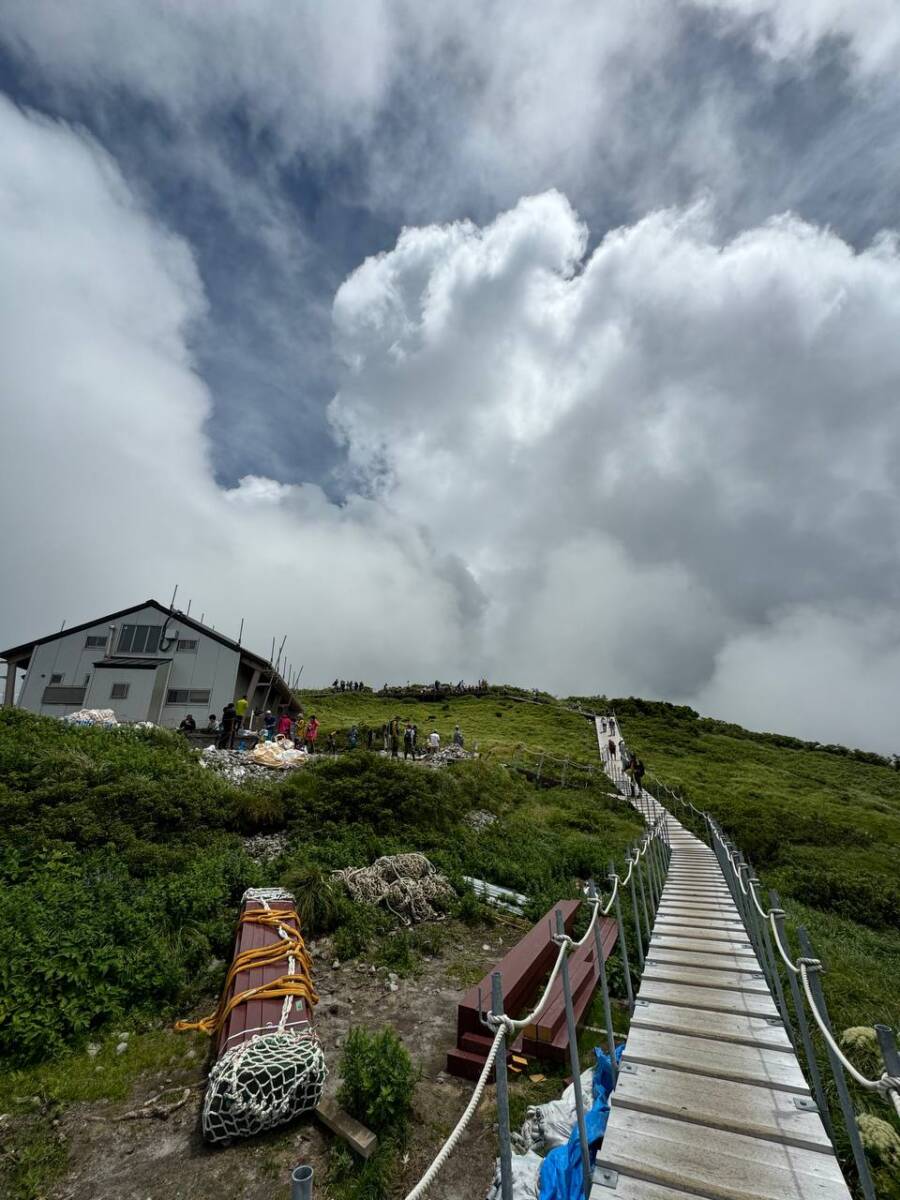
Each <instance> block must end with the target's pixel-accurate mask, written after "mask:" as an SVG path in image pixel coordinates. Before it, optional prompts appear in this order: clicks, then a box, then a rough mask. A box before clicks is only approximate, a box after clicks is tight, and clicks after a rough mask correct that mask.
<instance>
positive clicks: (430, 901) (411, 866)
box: [331, 853, 455, 925]
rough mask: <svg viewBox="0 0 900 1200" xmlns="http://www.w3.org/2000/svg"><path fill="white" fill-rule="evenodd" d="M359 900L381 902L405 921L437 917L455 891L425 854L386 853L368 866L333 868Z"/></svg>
mask: <svg viewBox="0 0 900 1200" xmlns="http://www.w3.org/2000/svg"><path fill="white" fill-rule="evenodd" d="M331 878H332V879H336V880H340V882H341V883H343V885H344V887H345V888H346V889H347V891H348V893H349V894H350V897H351V899H353V900H355V901H356V902H357V903H358V904H383V905H384V906H385V908H387V909H389V910H390V911H391V912H392V913H393V914H394V916H395V917H397V918H398V920H400V921H401V922H402V923H403V924H404V925H413V924H417V923H418V922H420V921H440V920H442V919H443V917H444V913H443V911H442V907H443V902H444V901H446V900H450V899H452V898H453V896H454V895H455V892H454V891H453V887H452V885H451V884H450V881H449V880H448V879H447V878H446V877H445V876H444V875H442V874H441V873H440V872H439V871H438V870H437V868H436V867H435V866H434V865H433V864H432V863H431V862H429V860H428V859H427V858H426V857H425V855H424V854H415V853H413V854H387V855H385V856H384V857H383V858H377V859H376V860H375V862H374V863H372V865H371V866H370V867H346V868H345V869H344V870H343V871H333V872H332V875H331Z"/></svg>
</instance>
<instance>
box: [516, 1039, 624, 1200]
mask: <svg viewBox="0 0 900 1200" xmlns="http://www.w3.org/2000/svg"><path fill="white" fill-rule="evenodd" d="M624 1049H625V1047H624V1045H622V1046H617V1047H616V1061H617V1062H620V1061H621V1059H622V1051H623V1050H624ZM594 1055H595V1056H596V1059H597V1065H596V1067H595V1068H594V1071H593V1072H592V1081H591V1083H592V1095H593V1097H594V1102H593V1104H592V1105H591V1107H590V1108H589V1109H588V1110H587V1111H586V1112H585V1114H584V1124H585V1129H586V1132H587V1137H588V1145H589V1148H590V1153H591V1166H592V1167H593V1165H594V1159H595V1158H596V1156H597V1150H598V1148H599V1146H600V1143H601V1141H602V1140H603V1135H604V1133H606V1123H607V1121H608V1120H609V1095H610V1092H611V1091H612V1090H613V1073H612V1064H611V1063H610V1060H609V1055H608V1054H604V1053H603V1051H602V1050H600V1049H597V1048H596V1047H595V1048H594ZM567 1090H568V1089H567ZM582 1094H585V1093H584V1092H583V1093H582ZM573 1107H574V1104H573ZM573 1121H574V1127H573V1128H572V1130H571V1133H570V1135H569V1139H568V1141H567V1142H566V1144H565V1145H564V1146H558V1147H557V1148H556V1149H555V1150H551V1151H550V1153H549V1154H548V1155H547V1157H546V1158H545V1159H544V1162H543V1165H542V1167H541V1175H540V1191H539V1193H538V1198H539V1200H585V1196H584V1182H583V1176H582V1170H581V1143H580V1140H579V1137H578V1122H577V1120H574V1118H573ZM516 1200H518V1197H517V1198H516Z"/></svg>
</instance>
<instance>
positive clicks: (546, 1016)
mask: <svg viewBox="0 0 900 1200" xmlns="http://www.w3.org/2000/svg"><path fill="white" fill-rule="evenodd" d="M617 937H618V926H617V924H616V922H615V921H614V920H613V919H612V918H611V917H601V918H600V943H601V946H602V950H603V961H604V962H605V961H606V960H607V959H608V958H609V956H610V954H611V953H612V949H613V946H615V944H616V938H617ZM599 981H600V969H599V966H598V964H597V957H596V946H595V942H594V938H589V939H588V941H587V942H586V943H585V944H584V945H583V946H581V947H579V948H578V949H577V950H573V951H572V953H571V954H570V955H569V982H570V984H571V988H572V1008H573V1009H574V1011H575V1021H576V1024H577V1023H578V1022H579V1021H580V1020H581V1018H582V1017H583V1016H584V1014H585V1012H586V1011H587V1009H588V1007H589V1005H590V1003H591V1000H592V998H593V995H594V992H595V990H596V987H597V984H598V983H599ZM568 1048H569V1031H568V1027H567V1025H566V1005H565V998H564V996H563V986H562V977H561V976H559V977H557V979H556V982H555V983H554V985H553V987H552V988H551V990H550V995H549V997H548V998H547V1005H546V1007H545V1008H544V1011H543V1012H542V1013H541V1014H540V1016H539V1017H538V1019H537V1021H536V1022H535V1023H534V1024H533V1025H529V1026H528V1028H527V1029H525V1030H524V1032H523V1035H522V1050H523V1052H524V1053H525V1054H529V1055H534V1057H535V1058H542V1059H545V1060H548V1061H552V1062H565V1060H566V1055H567V1053H568Z"/></svg>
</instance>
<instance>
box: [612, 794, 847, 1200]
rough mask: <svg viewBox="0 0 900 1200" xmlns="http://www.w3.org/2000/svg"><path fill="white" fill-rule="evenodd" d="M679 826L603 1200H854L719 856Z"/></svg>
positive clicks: (615, 1111) (619, 1092)
mask: <svg viewBox="0 0 900 1200" xmlns="http://www.w3.org/2000/svg"><path fill="white" fill-rule="evenodd" d="M650 803H651V804H655V801H653V800H652V798H651V800H650ZM642 807H643V808H644V810H645V811H646V808H647V799H646V797H645V798H642ZM667 820H668V827H669V834H670V839H671V843H672V861H671V863H670V866H669V872H668V877H667V879H666V883H665V887H664V889H663V894H662V897H661V900H660V905H659V911H658V913H657V915H656V921H655V924H654V927H653V935H652V937H651V940H650V949H649V952H648V954H647V960H646V968H645V971H644V977H643V980H642V982H641V987H640V990H639V991H638V994H637V997H636V1002H635V1011H634V1016H633V1018H632V1021H631V1030H630V1032H629V1034H628V1040H627V1042H626V1045H625V1052H624V1054H623V1057H622V1070H621V1072H620V1074H619V1081H618V1084H617V1085H616V1089H615V1091H614V1092H613V1096H612V1105H611V1111H610V1116H609V1124H608V1126H607V1130H606V1136H605V1137H604V1139H603V1144H602V1146H601V1148H600V1151H599V1153H598V1156H597V1163H596V1167H595V1170H594V1182H593V1187H592V1188H591V1200H697V1197H703V1198H704V1200H850V1192H849V1189H848V1188H847V1184H846V1182H845V1180H844V1177H843V1175H842V1173H841V1170H840V1167H839V1166H838V1162H837V1159H836V1158H835V1156H834V1151H833V1149H832V1146H831V1143H830V1141H829V1139H828V1135H827V1134H826V1132H825V1129H824V1127H823V1125H822V1121H821V1119H820V1117H819V1114H818V1111H817V1110H816V1107H815V1104H814V1102H813V1101H812V1098H811V1096H810V1091H809V1088H808V1086H807V1084H806V1080H805V1079H804V1076H803V1073H802V1071H801V1070H800V1066H799V1063H798V1062H797V1059H796V1057H795V1055H794V1050H793V1047H792V1045H791V1042H790V1039H789V1038H788V1035H787V1033H786V1032H785V1029H784V1026H783V1024H782V1022H781V1019H780V1018H779V1016H778V1011H777V1009H776V1007H775V1004H774V1002H773V1000H772V997H771V995H770V993H769V989H768V986H767V984H766V981H765V976H764V974H763V971H762V968H761V967H760V964H759V961H758V960H757V958H756V955H755V953H754V951H753V947H752V945H751V944H750V940H749V938H748V937H747V934H746V931H745V929H744V926H743V923H742V921H741V918H740V915H739V913H738V910H737V908H736V907H735V905H734V902H733V901H732V899H731V896H730V894H729V891H728V888H727V886H726V884H725V880H724V878H723V876H722V873H721V870H720V869H719V865H718V863H717V861H716V857H715V855H714V854H713V852H712V851H711V850H710V849H709V848H708V847H707V846H706V845H704V843H703V842H701V841H700V840H699V838H696V837H694V835H693V834H692V833H690V831H689V830H687V829H685V828H684V827H683V826H682V825H681V824H680V823H679V822H678V821H676V820H675V819H674V817H672V816H671V815H668V818H667Z"/></svg>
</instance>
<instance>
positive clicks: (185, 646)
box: [178, 638, 197, 654]
mask: <svg viewBox="0 0 900 1200" xmlns="http://www.w3.org/2000/svg"><path fill="white" fill-rule="evenodd" d="M178 651H179V653H180V654H196V653H197V639H196V638H179V639H178Z"/></svg>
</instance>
